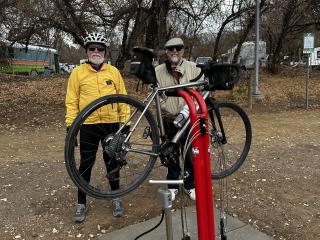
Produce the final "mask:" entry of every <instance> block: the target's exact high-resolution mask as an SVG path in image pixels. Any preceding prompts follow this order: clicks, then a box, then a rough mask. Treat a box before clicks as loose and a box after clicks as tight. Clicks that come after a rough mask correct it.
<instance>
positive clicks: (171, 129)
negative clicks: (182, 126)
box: [163, 121, 194, 189]
mask: <svg viewBox="0 0 320 240" xmlns="http://www.w3.org/2000/svg"><path fill="white" fill-rule="evenodd" d="M163 124H164V129H165V133H166V135H167V136H168V138H169V139H170V140H171V139H172V138H173V137H174V136H175V135H176V133H177V132H178V130H179V129H178V128H177V127H176V126H174V124H173V123H172V121H164V122H163ZM187 135H188V131H186V133H185V134H184V135H183V136H182V137H181V139H180V141H179V142H180V145H181V154H182V151H183V148H184V145H185V144H186V140H187ZM192 161H193V159H192V151H191V147H190V148H189V149H188V151H187V154H186V159H185V162H184V171H185V172H187V177H186V178H185V179H184V187H185V189H191V188H194V174H193V164H192ZM177 162H178V163H179V159H177ZM178 178H179V173H177V171H175V170H174V169H172V168H170V167H168V173H167V180H177V179H178ZM168 188H178V185H168Z"/></svg>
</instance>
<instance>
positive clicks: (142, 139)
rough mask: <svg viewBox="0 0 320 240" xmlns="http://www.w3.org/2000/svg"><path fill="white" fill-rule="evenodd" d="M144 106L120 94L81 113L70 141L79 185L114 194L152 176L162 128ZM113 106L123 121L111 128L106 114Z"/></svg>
mask: <svg viewBox="0 0 320 240" xmlns="http://www.w3.org/2000/svg"><path fill="white" fill-rule="evenodd" d="M120 108H122V109H126V110H125V111H120V110H119V109H120ZM117 109H118V110H119V111H117ZM144 110H145V104H143V103H142V102H140V101H139V100H137V99H135V98H133V97H130V96H127V95H119V94H117V95H110V96H105V97H102V98H99V99H97V100H96V101H93V102H92V103H90V104H89V105H88V106H87V107H85V108H84V109H83V110H82V111H81V112H80V113H79V115H78V116H77V118H76V119H75V120H74V122H73V123H72V125H71V127H70V130H69V132H68V134H67V137H66V142H65V164H66V168H67V171H68V174H69V176H70V178H71V179H72V181H73V182H74V183H75V185H76V186H77V187H78V188H79V189H81V190H82V191H83V192H85V193H86V194H88V195H89V196H91V197H95V198H105V199H113V198H116V197H121V196H124V195H126V194H128V193H129V192H131V191H133V190H134V189H136V188H137V187H138V186H139V185H141V184H142V182H143V181H144V180H145V179H146V178H147V177H148V175H149V174H150V172H151V170H152V168H153V166H154V164H155V161H156V158H157V155H158V147H159V133H158V128H157V124H156V122H155V120H154V117H153V115H152V114H151V112H150V111H149V110H146V111H144ZM111 111H113V112H114V113H113V116H114V115H115V112H116V113H117V115H116V116H118V121H116V122H120V123H119V124H117V123H113V125H112V129H111V130H110V125H108V123H106V122H108V121H110V116H105V115H106V114H104V115H103V113H106V112H107V113H108V114H110V112H111ZM143 112H144V113H143ZM122 115H123V116H122ZM93 119H95V124H92V122H93ZM96 119H100V120H99V121H101V123H96ZM108 119H109V120H108ZM123 119H125V121H123V122H121V121H122V120H123ZM112 121H114V119H113V120H112ZM114 126H116V127H114ZM125 126H127V127H125ZM89 140H90V141H89ZM77 142H78V143H80V144H79V145H80V146H79V147H77V146H76V145H77V144H76V143H77Z"/></svg>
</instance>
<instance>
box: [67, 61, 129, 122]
mask: <svg viewBox="0 0 320 240" xmlns="http://www.w3.org/2000/svg"><path fill="white" fill-rule="evenodd" d="M110 94H127V91H126V89H125V86H124V82H123V79H122V77H121V74H120V72H119V70H118V69H117V68H115V67H113V66H111V65H109V64H105V63H104V64H103V66H102V67H101V69H100V71H96V70H95V69H94V68H92V66H91V65H90V64H81V65H80V66H78V67H76V68H75V69H73V71H72V73H71V75H70V77H69V79H68V85H67V94H66V108H67V112H66V125H67V126H70V125H71V124H72V122H73V120H74V119H75V118H76V117H77V115H78V113H79V112H80V111H81V110H82V109H83V108H84V107H85V106H87V105H88V104H89V103H91V102H92V101H94V100H96V99H98V98H100V97H103V96H106V95H110ZM129 115H130V107H129V106H128V105H126V104H109V105H107V106H104V107H102V108H99V109H98V110H97V111H95V112H93V113H92V114H91V115H90V116H89V117H88V118H87V120H86V121H85V122H84V123H85V124H97V123H116V122H125V121H126V120H127V119H128V117H129Z"/></svg>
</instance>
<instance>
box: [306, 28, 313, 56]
mask: <svg viewBox="0 0 320 240" xmlns="http://www.w3.org/2000/svg"><path fill="white" fill-rule="evenodd" d="M313 48H314V34H313V33H305V34H304V39H303V53H311V52H312V51H313Z"/></svg>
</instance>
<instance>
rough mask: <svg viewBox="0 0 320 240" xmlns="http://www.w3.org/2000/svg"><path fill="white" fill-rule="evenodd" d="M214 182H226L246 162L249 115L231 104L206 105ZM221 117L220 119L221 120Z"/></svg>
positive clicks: (214, 102)
mask: <svg viewBox="0 0 320 240" xmlns="http://www.w3.org/2000/svg"><path fill="white" fill-rule="evenodd" d="M207 107H208V113H209V146H210V159H211V176H212V179H221V178H225V177H227V176H229V175H231V174H232V173H234V172H235V171H236V170H238V169H239V168H240V166H241V165H242V164H243V162H244V161H245V159H246V157H247V155H248V152H249V150H250V145H251V139H252V129H251V124H250V120H249V118H248V116H247V114H246V112H245V111H244V110H243V109H242V108H241V107H240V106H239V105H237V104H235V103H231V102H216V101H215V100H213V99H210V100H208V102H207ZM219 116H220V117H219Z"/></svg>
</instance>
